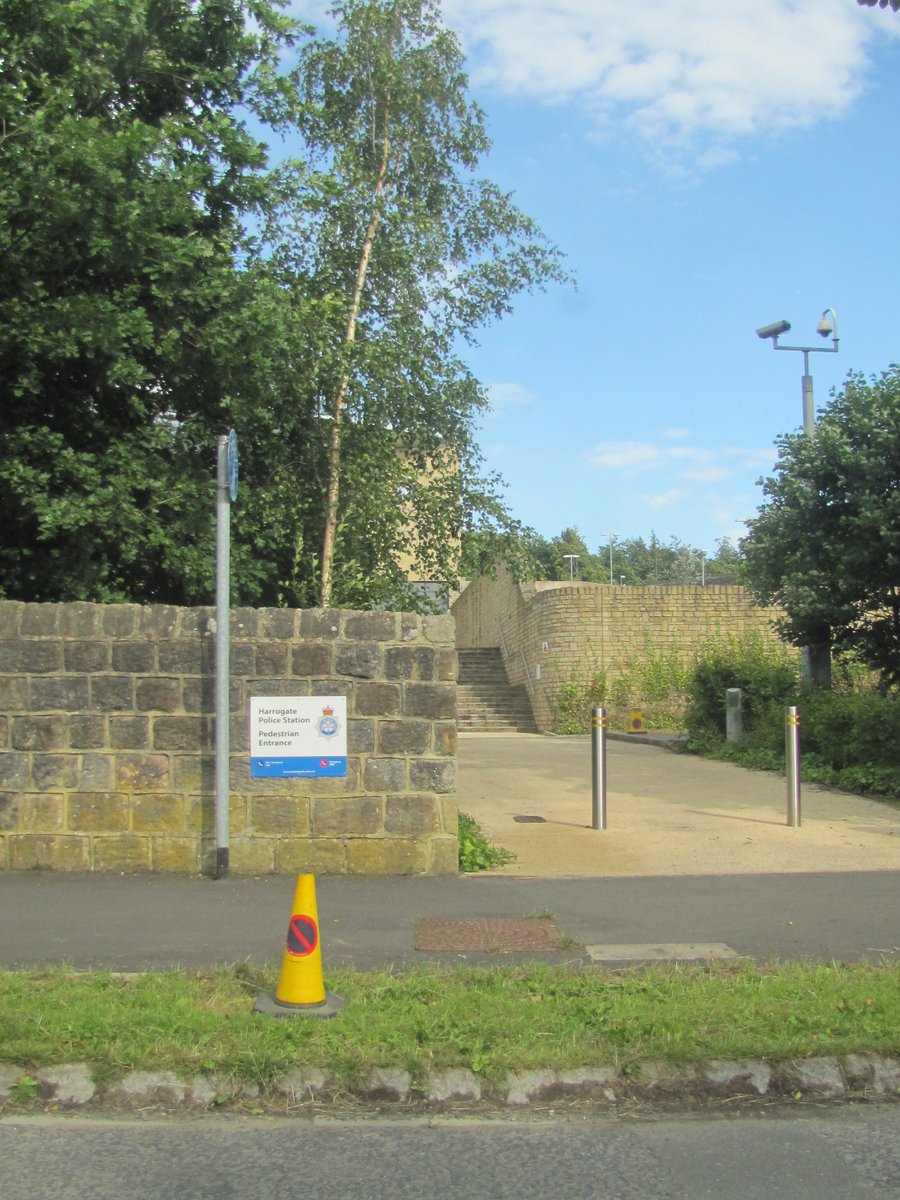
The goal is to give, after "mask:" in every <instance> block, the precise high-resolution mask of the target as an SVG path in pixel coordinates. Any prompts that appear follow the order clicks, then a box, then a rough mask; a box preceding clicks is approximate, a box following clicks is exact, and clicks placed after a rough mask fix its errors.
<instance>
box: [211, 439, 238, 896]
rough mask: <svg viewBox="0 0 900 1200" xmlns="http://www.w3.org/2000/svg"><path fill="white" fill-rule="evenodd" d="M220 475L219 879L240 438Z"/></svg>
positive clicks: (232, 442)
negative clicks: (234, 508) (233, 508)
mask: <svg viewBox="0 0 900 1200" xmlns="http://www.w3.org/2000/svg"><path fill="white" fill-rule="evenodd" d="M216 466H217V472H216V879H223V878H224V877H225V876H226V875H227V874H228V795H229V790H230V787H229V756H230V739H229V728H228V726H229V721H230V719H231V716H230V704H229V690H230V683H231V663H230V653H231V502H232V501H233V500H236V499H237V484H238V454H237V435H236V434H235V432H234V430H233V429H232V430H231V432H230V433H229V434H228V435H227V436H225V435H224V434H223V435H222V436H221V437H220V438H219V444H218V460H217V464H216Z"/></svg>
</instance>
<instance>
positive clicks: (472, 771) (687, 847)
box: [459, 734, 900, 878]
mask: <svg viewBox="0 0 900 1200" xmlns="http://www.w3.org/2000/svg"><path fill="white" fill-rule="evenodd" d="M801 805H802V824H801V826H800V828H799V829H792V828H790V827H789V826H788V825H787V819H786V816H787V799H786V784H785V780H784V778H783V776H778V775H775V774H771V773H769V772H762V771H748V770H745V769H744V768H742V767H736V766H733V765H731V764H729V763H718V762H711V761H709V760H707V759H701V758H697V757H695V756H693V755H687V754H674V753H672V752H671V751H670V750H667V749H665V748H663V747H660V746H657V745H652V744H647V743H646V742H644V741H642V740H641V739H640V737H634V738H630V739H628V740H626V741H621V740H613V739H612V738H610V739H608V741H607V828H606V829H605V830H603V831H598V830H594V829H592V828H591V743H590V738H589V737H587V736H584V737H566V738H563V737H552V736H545V735H541V734H514V735H505V734H462V735H460V739H459V807H460V809H461V811H463V812H467V813H470V814H471V815H472V816H473V817H475V819H476V820H477V821H478V822H479V824H480V825H481V826H482V828H483V829H484V830H485V832H486V833H487V834H488V836H489V837H490V839H491V840H492V841H494V842H496V843H497V844H499V845H502V846H505V847H506V848H507V849H509V850H512V851H513V852H514V853H515V855H516V861H515V862H514V863H512V864H510V865H509V866H507V867H503V868H501V869H500V870H499V871H497V872H492V874H499V875H512V876H532V877H534V876H540V877H543V878H565V877H569V876H581V877H584V876H637V875H731V874H754V873H766V874H772V873H777V874H784V873H793V872H797V873H807V872H832V871H885V870H888V871H889V870H897V869H900V810H898V809H897V808H896V807H892V806H891V805H888V804H882V803H879V802H877V801H874V800H864V799H862V798H860V797H859V796H853V795H851V794H849V793H847V792H838V791H833V790H831V789H826V788H822V787H818V786H816V785H804V787H803V791H802V797H801ZM523 816H524V817H543V818H544V819H543V821H537V822H534V821H531V822H521V821H517V820H516V818H517V817H523Z"/></svg>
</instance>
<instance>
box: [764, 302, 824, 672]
mask: <svg viewBox="0 0 900 1200" xmlns="http://www.w3.org/2000/svg"><path fill="white" fill-rule="evenodd" d="M790 327H791V325H790V322H789V321H775V322H774V323H773V324H772V325H763V327H762V328H761V329H757V331H756V336H757V337H759V338H763V339H764V340H765V339H766V338H771V340H772V349H773V350H795V351H797V353H798V354H802V355H803V379H802V381H801V386H802V390H803V432H804V434H805V435H806V437H812V435H813V434H814V433H815V429H816V409H815V404H814V402H813V381H812V375H810V373H809V356H810V355H811V354H837V352H838V324H837V313H836V312H835V311H834V309H833V308H826V309H825V310H824V312H823V313H822V316H821V317H820V318H819V323H818V325H817V326H816V333H817V334H818V335H819V337H823V338H828V337H830V338H831V345H830V346H779V345H778V339H779V338H780V337H781V335H782V334H783V333H787V332H788V330H789V329H790ZM800 658H801V670H802V674H803V678H804V680H805V682H806V683H807V684H808V685H809V686H810V687H818V688H829V687H831V655H830V652H829V648H828V646H804V647H802V649H801V651H800Z"/></svg>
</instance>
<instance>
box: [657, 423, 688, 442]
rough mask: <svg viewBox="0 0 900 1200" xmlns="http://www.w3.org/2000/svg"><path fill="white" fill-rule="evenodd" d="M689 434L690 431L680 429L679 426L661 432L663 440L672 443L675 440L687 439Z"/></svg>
mask: <svg viewBox="0 0 900 1200" xmlns="http://www.w3.org/2000/svg"><path fill="white" fill-rule="evenodd" d="M690 432H691V431H690V430H689V429H682V428H681V427H680V426H677V425H674V426H671V427H670V428H669V429H664V430H663V431H662V435H663V437H664V438H668V439H669V440H671V441H674V440H675V439H676V438H684V437H687V436H688V434H689V433H690Z"/></svg>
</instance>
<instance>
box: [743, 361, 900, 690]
mask: <svg viewBox="0 0 900 1200" xmlns="http://www.w3.org/2000/svg"><path fill="white" fill-rule="evenodd" d="M778 450H779V459H778V463H777V465H776V468H775V474H774V475H773V476H772V477H771V478H769V479H766V480H765V482H764V491H765V495H766V496H767V497H768V499H767V502H766V503H765V504H764V505H763V506H762V507H761V508H760V510H759V513H758V515H757V517H756V518H755V520H753V521H752V522H751V523H750V526H749V533H748V536H747V538H746V539H745V541H744V542H743V549H744V552H745V554H746V557H747V568H748V574H749V581H750V585H751V587H752V589H753V591H754V593H755V594H756V596H757V597H758V598H759V600H760V601H761V602H762V603H764V604H778V605H780V606H782V607H783V608H784V610H785V613H786V616H785V618H784V620H783V622H782V633H783V635H784V636H785V637H786V638H788V640H790V641H792V642H794V643H795V644H797V645H818V644H828V643H830V644H831V645H832V646H833V647H835V648H837V649H846V650H852V651H854V652H855V653H856V654H857V655H858V656H859V657H860V658H861V659H862V660H863V661H864V662H866V663H868V664H869V665H870V666H872V667H874V668H875V669H877V670H878V671H879V672H881V675H882V678H883V680H884V681H885V683H886V684H891V683H892V684H897V683H900V367H896V366H892V367H891V368H890V369H889V370H887V371H886V372H884V374H882V375H881V376H880V377H879V378H874V377H873V378H872V379H871V380H869V381H867V380H866V379H865V378H864V377H863V376H862V375H859V374H852V375H850V376H849V377H848V379H847V382H846V384H845V385H844V388H843V390H842V391H841V392H840V393H839V394H838V395H836V396H835V397H834V398H833V399H832V400H831V401H830V402H829V404H828V405H826V406H825V408H824V409H823V410H822V413H821V416H820V418H819V422H818V424H817V426H816V429H815V433H814V435H813V436H810V437H805V436H804V435H802V434H788V435H785V436H783V437H782V438H780V439H779V441H778Z"/></svg>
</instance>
